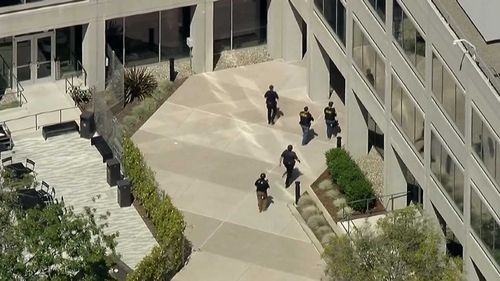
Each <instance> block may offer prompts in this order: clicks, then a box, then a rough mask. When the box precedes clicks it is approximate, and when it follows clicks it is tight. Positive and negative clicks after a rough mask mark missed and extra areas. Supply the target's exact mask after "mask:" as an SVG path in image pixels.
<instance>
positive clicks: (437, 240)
mask: <svg viewBox="0 0 500 281" xmlns="http://www.w3.org/2000/svg"><path fill="white" fill-rule="evenodd" d="M442 239H443V238H442V236H441V235H440V234H439V231H438V230H437V229H436V228H435V227H434V226H433V224H432V223H431V222H430V221H428V219H427V218H425V217H423V216H422V215H421V214H420V212H419V210H418V209H417V208H416V207H408V208H406V209H402V210H398V211H394V212H392V213H390V214H388V215H387V216H386V217H385V218H382V219H380V220H379V221H378V222H377V226H376V229H375V230H374V231H372V230H370V229H369V228H367V227H364V228H361V229H358V230H356V231H354V232H353V233H351V236H350V237H348V236H341V237H335V238H334V239H332V240H331V241H330V243H329V244H328V246H327V247H326V249H325V252H324V253H323V257H324V259H325V261H326V263H327V269H326V275H327V276H328V278H329V280H332V281H358V280H359V281H378V280H383V281H392V280H393V281H396V280H397V281H406V280H408V281H420V280H426V281H443V280H444V281H455V280H463V277H462V272H461V261H460V260H457V259H452V258H450V257H448V256H447V255H446V253H444V252H443V251H442V250H441V246H440V245H441V242H442V241H443V240H442Z"/></svg>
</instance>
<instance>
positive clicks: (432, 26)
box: [0, 0, 500, 280]
mask: <svg viewBox="0 0 500 281" xmlns="http://www.w3.org/2000/svg"><path fill="white" fill-rule="evenodd" d="M472 2H475V3H476V2H480V3H481V4H476V5H472V4H471V3H472ZM495 11H500V0H481V1H466V0H448V1H445V0H420V1H415V0H309V1H306V0H272V1H271V0H219V1H212V0H148V1H136V0H107V1H105V0H86V1H78V0H76V1H71V0H38V1H35V0H32V1H28V0H17V1H16V0H8V1H2V2H1V3H0V55H1V56H2V58H3V61H2V62H0V74H2V73H3V74H2V75H3V77H7V78H4V80H6V81H4V82H3V83H6V84H7V85H10V84H12V83H13V81H12V80H13V79H14V78H12V77H13V76H14V77H15V79H16V80H19V81H22V82H23V83H38V81H47V80H55V79H58V78H59V77H61V76H63V75H64V74H65V73H71V72H72V71H75V70H78V68H79V67H81V66H80V64H81V65H83V67H84V68H85V69H86V70H87V73H88V83H89V84H90V85H92V86H95V87H96V88H97V89H103V88H104V86H105V71H106V65H107V64H109V60H110V59H112V58H111V57H110V55H109V53H110V52H111V51H112V52H114V55H115V56H116V57H117V58H118V60H120V61H121V62H122V63H124V64H125V66H130V65H135V64H149V63H155V62H160V61H167V60H169V59H170V58H191V63H192V69H193V70H194V71H195V72H197V73H200V72H205V71H212V70H213V68H214V57H215V56H216V55H217V54H218V53H220V52H221V50H225V49H233V48H240V47H245V46H254V45H258V44H262V43H264V42H267V47H268V50H269V53H270V54H271V55H272V57H274V58H283V59H284V60H286V61H303V62H304V64H305V65H307V67H308V75H309V77H308V81H309V85H308V87H309V95H310V97H311V98H312V99H313V100H317V101H323V100H327V99H328V98H329V97H330V95H331V94H337V95H339V96H340V99H341V100H342V101H343V102H344V106H345V109H346V114H347V126H346V128H344V130H343V133H342V134H343V137H344V138H346V139H347V148H348V150H349V151H350V152H351V153H352V154H353V155H354V156H360V155H363V154H366V153H367V152H368V150H369V148H370V147H372V146H375V147H377V148H378V149H379V150H380V151H382V153H383V158H384V171H385V172H384V173H385V178H384V183H385V193H386V194H394V193H400V192H408V196H407V197H406V196H405V197H404V198H403V199H402V200H395V201H394V204H395V206H396V207H403V206H406V204H408V203H409V202H410V201H413V202H419V203H422V204H423V206H424V209H426V210H427V211H428V212H429V213H430V214H432V216H433V217H434V218H435V219H436V221H437V222H439V223H440V224H441V226H442V228H443V231H444V232H445V233H446V237H447V238H448V242H449V243H448V247H449V250H450V252H451V253H453V254H457V255H460V256H462V257H463V260H464V267H465V271H466V274H467V276H468V280H500V218H499V216H500V211H499V210H500V137H499V135H500V111H499V110H498V108H499V105H500V74H499V73H498V72H497V71H496V70H495V68H496V69H500V33H499V32H498V30H499V29H498V28H496V30H495V27H498V26H499V24H500V22H499V20H498V19H496V18H495V16H496V15H495V13H494V12H495ZM188 37H189V38H190V39H189V40H187V39H188ZM462 39H466V40H467V41H464V40H462ZM187 41H189V45H190V46H191V47H192V48H191V47H189V46H188V44H187ZM112 52H111V53H112ZM2 71H3V72H2ZM6 73H7V74H9V73H10V74H14V75H6Z"/></svg>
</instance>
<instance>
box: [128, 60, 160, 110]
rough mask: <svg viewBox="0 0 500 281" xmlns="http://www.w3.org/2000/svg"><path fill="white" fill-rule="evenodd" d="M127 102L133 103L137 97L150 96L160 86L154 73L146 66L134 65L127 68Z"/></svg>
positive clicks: (140, 98) (141, 98)
mask: <svg viewBox="0 0 500 281" xmlns="http://www.w3.org/2000/svg"><path fill="white" fill-rule="evenodd" d="M123 84H124V92H125V102H126V103H131V102H133V101H134V100H135V99H139V100H143V99H144V98H146V97H150V96H151V95H152V93H153V90H154V89H156V87H158V82H157V81H156V79H155V77H154V75H153V74H152V73H151V71H149V70H148V69H147V68H145V67H135V66H134V67H132V68H129V69H126V70H125V79H124V82H123Z"/></svg>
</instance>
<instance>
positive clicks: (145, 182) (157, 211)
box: [123, 138, 186, 281]
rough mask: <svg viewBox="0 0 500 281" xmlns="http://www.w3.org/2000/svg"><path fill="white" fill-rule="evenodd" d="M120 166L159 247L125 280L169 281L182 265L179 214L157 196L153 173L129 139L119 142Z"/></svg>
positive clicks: (162, 196) (164, 197) (166, 199)
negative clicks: (141, 206)
mask: <svg viewBox="0 0 500 281" xmlns="http://www.w3.org/2000/svg"><path fill="white" fill-rule="evenodd" d="M123 151H124V153H123V163H124V168H125V172H126V174H127V177H128V178H129V179H130V181H131V182H132V184H133V186H134V188H133V193H134V197H135V198H136V199H138V200H140V202H141V203H142V205H143V207H144V209H145V210H146V213H147V215H148V216H149V217H150V218H151V221H152V222H153V225H154V226H155V229H156V240H157V241H158V244H159V246H157V247H155V248H153V250H152V251H151V253H150V254H149V255H148V256H146V257H144V259H143V260H142V261H141V262H140V263H139V265H137V267H136V269H135V271H134V272H133V273H131V274H130V275H129V276H128V277H127V278H128V280H134V281H135V280H169V279H170V278H171V277H172V276H174V275H175V273H176V272H177V271H178V270H179V269H180V268H181V267H182V265H183V262H184V261H183V254H184V229H185V228H186V223H185V221H184V217H183V215H182V213H181V212H180V211H179V210H178V209H177V208H176V207H175V206H174V205H173V204H172V201H171V200H170V198H169V197H168V196H167V195H166V194H165V193H164V192H159V188H158V182H156V179H155V175H154V172H153V170H151V168H149V167H148V166H147V165H146V163H145V161H144V158H143V156H142V154H141V152H140V151H139V149H138V148H137V147H136V146H135V145H134V143H133V142H132V141H131V140H130V139H129V138H124V139H123Z"/></svg>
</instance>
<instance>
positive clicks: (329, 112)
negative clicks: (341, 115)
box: [323, 101, 337, 139]
mask: <svg viewBox="0 0 500 281" xmlns="http://www.w3.org/2000/svg"><path fill="white" fill-rule="evenodd" d="M323 112H324V113H325V122H326V137H327V138H328V139H332V135H333V133H334V130H335V126H336V123H337V121H336V120H335V117H336V116H337V112H336V111H335V107H333V101H331V102H328V106H327V107H325V110H323Z"/></svg>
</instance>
